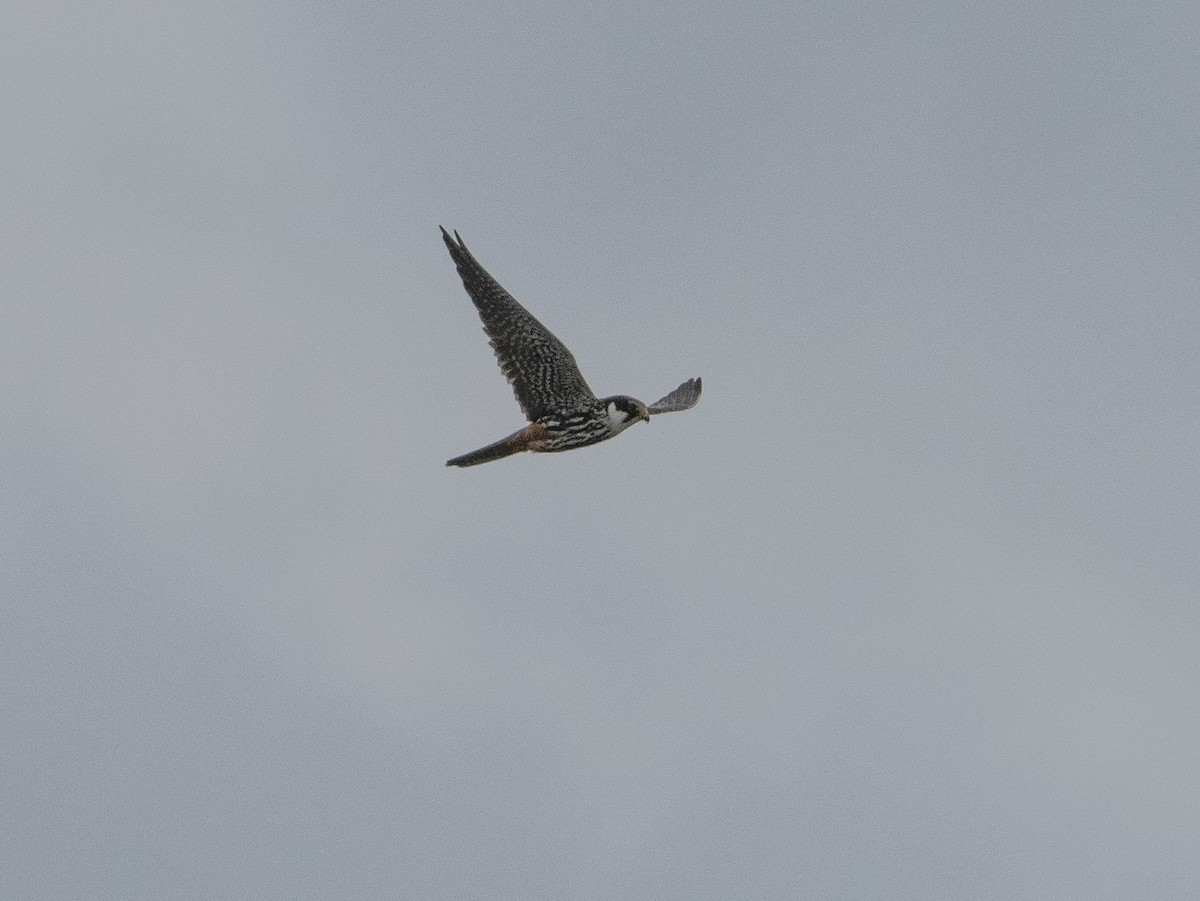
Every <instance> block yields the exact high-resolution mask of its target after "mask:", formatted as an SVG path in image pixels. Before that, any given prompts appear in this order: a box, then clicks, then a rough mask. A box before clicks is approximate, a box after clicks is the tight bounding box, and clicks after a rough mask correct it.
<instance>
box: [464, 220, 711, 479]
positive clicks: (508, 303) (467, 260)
mask: <svg viewBox="0 0 1200 901" xmlns="http://www.w3.org/2000/svg"><path fill="white" fill-rule="evenodd" d="M442 237H443V238H444V239H445V241H446V247H447V248H449V250H450V256H451V257H452V258H453V260H454V264H455V265H456V266H457V267H458V274H459V275H460V276H462V280H463V287H465V288H466V289H467V293H468V294H469V295H471V300H473V301H474V302H475V306H476V308H478V310H479V318H480V319H482V320H483V330H484V332H486V333H487V336H488V338H489V339H490V341H491V345H492V349H493V350H495V352H496V359H497V361H498V362H499V363H500V371H501V372H503V373H504V375H505V377H506V378H507V379H508V381H509V384H511V385H512V387H513V392H514V393H515V394H516V395H517V402H518V403H519V404H520V405H521V411H522V412H523V413H524V414H525V418H526V419H528V420H529V425H527V426H525V427H524V428H523V429H521V430H520V431H517V432H513V433H512V434H511V435H509V436H508V437H507V438H502V439H501V440H500V441H497V442H496V443H495V444H489V445H488V446H487V447H482V448H480V449H479V450H477V451H472V452H471V453H469V454H463V455H462V456H461V457H455V458H454V459H453V460H448V461H447V462H446V465H447V466H475V465H476V464H479V463H489V462H491V461H492V460H499V459H500V458H501V457H507V456H509V455H510V454H516V453H520V452H521V451H534V452H535V453H546V452H548V451H565V450H572V449H574V448H576V447H585V446H587V445H589V444H595V443H596V442H597V441H604V440H605V439H607V438H611V437H613V436H614V435H618V434H620V433H621V432H623V431H624V430H625V429H627V428H629V426H631V425H633V424H634V423H635V422H641V421H647V422H648V421H649V420H650V417H651V416H652V415H655V414H657V413H671V412H674V411H675V410H687V409H689V408H691V407H694V406H695V405H696V401H698V400H699V399H700V379H688V380H687V381H686V382H684V383H683V384H682V385H680V386H679V387H678V388H676V389H675V390H674V391H672V392H671V393H670V394H668V395H667V396H666V397H664V398H663V399H662V400H658V401H655V402H654V403H652V404H650V406H646V405H645V404H644V403H642V402H641V401H640V400H634V399H633V398H632V397H626V396H625V395H623V394H618V395H616V396H615V397H602V398H597V397H596V395H595V394H593V393H592V389H591V388H589V387H588V386H587V382H585V381H584V380H583V376H582V375H581V374H580V372H579V366H578V365H576V363H575V358H574V357H573V356H571V352H570V351H569V350H567V348H566V345H564V344H563V343H562V342H561V341H559V340H558V339H557V338H555V337H554V335H552V334H551V333H550V330H549V329H547V328H546V327H545V326H544V325H542V324H541V323H540V322H538V321H537V320H536V319H535V318H534V317H533V316H532V314H530V312H529V311H528V310H526V309H525V308H524V307H523V306H521V305H520V304H519V303H517V301H516V300H515V299H514V298H513V296H512V295H511V294H509V293H508V292H507V291H505V290H504V289H503V288H501V287H500V285H499V284H498V283H497V282H496V280H495V279H494V278H492V277H491V276H490V275H488V273H487V270H485V269H484V268H483V267H482V266H480V265H479V262H478V261H477V260H476V259H475V257H473V256H472V255H471V251H469V250H467V245H466V244H464V243H463V240H462V238H460V237H459V236H458V232H455V233H454V237H453V238H451V237H450V235H449V234H447V233H446V230H445V229H444V228H443V229H442Z"/></svg>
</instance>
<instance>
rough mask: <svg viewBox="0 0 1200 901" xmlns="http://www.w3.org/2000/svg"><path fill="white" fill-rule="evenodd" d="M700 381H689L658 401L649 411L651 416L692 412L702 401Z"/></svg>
mask: <svg viewBox="0 0 1200 901" xmlns="http://www.w3.org/2000/svg"><path fill="white" fill-rule="evenodd" d="M700 388H701V385H700V379H688V380H687V381H686V382H684V383H683V384H682V385H680V386H679V387H678V388H676V389H675V390H674V391H672V392H671V393H670V394H668V395H667V396H666V397H664V398H662V399H660V400H656V401H655V402H654V403H652V404H651V405H650V406H649V407H647V408H646V409H648V410H649V411H650V415H652V416H653V415H654V414H655V413H675V412H678V411H679V410H690V409H691V408H692V407H694V406H696V401H698V400H700Z"/></svg>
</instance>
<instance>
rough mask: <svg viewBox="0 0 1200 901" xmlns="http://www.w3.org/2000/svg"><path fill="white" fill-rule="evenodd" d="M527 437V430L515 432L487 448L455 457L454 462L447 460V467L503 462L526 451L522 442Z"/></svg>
mask: <svg viewBox="0 0 1200 901" xmlns="http://www.w3.org/2000/svg"><path fill="white" fill-rule="evenodd" d="M524 437H525V430H524V429H522V430H521V431H519V432H514V433H513V434H511V435H509V436H508V437H507V438H501V439H500V440H499V441H497V442H496V443H495V444H489V445H488V446H487V447H481V448H480V449H479V450H475V451H471V452H470V453H469V454H463V455H462V456H461V457H455V458H454V459H453V460H447V461H446V465H447V466H478V465H479V464H480V463H491V462H492V461H493V460H501V459H503V458H504V457H509V456H511V455H513V454H517V453H520V452H521V451H523V450H525V442H524V441H522V440H521V439H523V438H524Z"/></svg>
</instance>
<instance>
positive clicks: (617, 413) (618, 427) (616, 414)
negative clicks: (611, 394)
mask: <svg viewBox="0 0 1200 901" xmlns="http://www.w3.org/2000/svg"><path fill="white" fill-rule="evenodd" d="M605 409H606V410H607V412H608V422H609V424H610V425H611V426H612V428H613V432H614V433H615V432H620V431H623V430H625V429H627V428H629V427H630V426H631V425H633V424H634V423H635V422H637V420H636V419H634V418H633V417H632V416H630V417H629V418H628V419H626V418H625V416H626V414H625V411H624V410H621V409H620V408H618V407H617V405H616V404H615V403H613V402H612V401H611V400H610V401H609V402H608V406H607V407H606V408H605Z"/></svg>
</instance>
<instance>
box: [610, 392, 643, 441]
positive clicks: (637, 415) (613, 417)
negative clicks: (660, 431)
mask: <svg viewBox="0 0 1200 901" xmlns="http://www.w3.org/2000/svg"><path fill="white" fill-rule="evenodd" d="M604 409H605V410H606V411H607V413H608V421H609V422H610V423H612V427H613V429H614V431H617V432H620V431H622V430H623V429H627V428H629V427H630V426H631V425H633V424H634V423H635V422H649V421H650V411H649V410H647V409H646V405H645V404H644V403H642V402H641V401H640V400H634V399H633V398H632V397H626V396H625V395H623V394H620V395H617V396H616V397H606V398H605V399H604Z"/></svg>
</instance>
